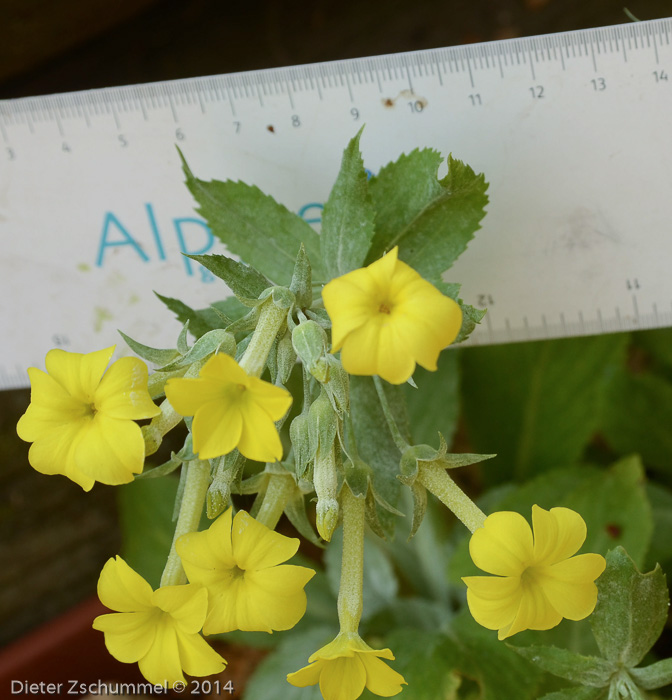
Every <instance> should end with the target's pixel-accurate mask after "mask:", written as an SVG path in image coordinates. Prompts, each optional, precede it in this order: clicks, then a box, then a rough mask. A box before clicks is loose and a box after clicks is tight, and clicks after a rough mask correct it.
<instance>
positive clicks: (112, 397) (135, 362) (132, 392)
mask: <svg viewBox="0 0 672 700" xmlns="http://www.w3.org/2000/svg"><path fill="white" fill-rule="evenodd" d="M94 402H95V406H96V408H97V409H98V410H99V411H101V412H102V413H104V414H105V415H106V416H109V417H110V418H122V419H126V420H142V419H144V418H153V417H154V416H158V415H159V413H161V409H160V408H159V407H158V406H156V405H155V404H154V402H153V401H152V399H151V397H150V395H149V392H148V391H147V365H146V364H145V363H144V362H143V361H142V360H140V359H138V358H137V357H122V358H121V359H120V360H117V361H116V362H115V363H114V364H113V365H112V366H111V367H110V368H109V369H108V370H107V372H105V375H104V376H103V378H102V380H101V381H100V385H99V386H98V388H97V389H96V391H95V393H94Z"/></svg>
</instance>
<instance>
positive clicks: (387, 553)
mask: <svg viewBox="0 0 672 700" xmlns="http://www.w3.org/2000/svg"><path fill="white" fill-rule="evenodd" d="M360 134H361V132H360ZM360 134H358V135H357V136H356V137H355V138H354V139H353V140H352V141H351V142H350V143H349V144H348V146H347V148H346V149H345V152H344V155H343V160H342V163H341V169H340V172H339V174H338V177H337V179H336V182H335V185H334V187H333V190H332V192H331V194H330V196H329V199H328V201H327V202H326V204H325V207H324V212H323V217H322V222H321V230H320V232H319V233H318V232H317V231H315V230H314V229H313V228H311V227H310V226H309V225H308V224H307V223H306V222H305V221H303V219H301V218H300V217H298V216H296V215H294V214H292V213H291V212H289V211H288V210H287V209H285V208H284V207H283V206H281V205H280V204H278V203H276V202H275V201H274V200H273V199H272V198H271V197H269V196H267V195H264V194H263V193H261V192H260V191H259V190H258V189H257V188H255V187H252V186H249V185H245V184H243V183H240V182H231V181H229V182H218V181H212V182H204V181H201V180H199V179H197V178H196V177H195V176H194V175H193V174H192V172H191V171H190V169H189V167H188V166H187V164H186V162H184V161H183V165H184V172H185V174H186V178H187V186H188V187H189V189H190V191H191V193H192V194H193V196H194V198H195V199H196V201H197V203H198V208H197V211H198V212H199V213H200V214H201V215H202V216H203V217H204V218H205V220H206V221H207V223H208V225H209V226H210V228H211V229H212V231H213V233H214V234H215V235H216V236H218V237H219V238H220V239H221V240H222V241H223V243H224V244H225V245H226V246H227V249H228V250H229V251H230V252H231V253H232V254H233V255H235V256H237V257H238V258H240V260H236V259H233V258H231V257H227V256H225V255H195V256H191V257H192V258H193V259H194V260H196V261H197V262H198V263H200V264H201V265H203V266H205V267H206V268H207V269H208V270H209V271H210V272H211V273H213V274H214V275H215V276H216V277H217V278H219V279H221V280H223V282H224V283H226V285H227V286H228V289H229V290H230V292H232V293H233V296H230V295H228V294H227V292H226V290H225V288H224V286H222V296H223V297H225V298H224V299H223V301H221V302H217V303H215V304H213V305H212V306H211V307H209V308H207V309H200V310H194V309H191V308H189V307H188V306H187V305H186V304H184V303H182V302H180V301H178V300H177V299H173V298H168V297H160V298H161V300H162V301H163V302H164V303H165V304H166V305H167V306H168V308H169V309H170V310H171V311H172V312H173V313H175V314H176V315H177V317H178V319H179V320H180V321H181V322H182V324H183V328H182V331H181V332H180V334H179V337H178V338H177V343H176V347H175V348H170V349H156V348H152V347H149V346H147V345H144V344H142V343H141V342H140V341H139V340H134V339H131V338H128V337H127V336H124V339H125V340H126V342H127V344H128V345H129V346H130V348H131V349H132V350H133V351H134V352H135V353H136V354H137V355H139V356H140V358H142V360H141V359H136V358H130V357H124V358H122V359H120V360H117V361H116V362H114V363H113V364H112V365H110V366H109V368H108V364H109V362H110V360H111V357H112V353H113V351H114V348H107V349H103V350H97V351H94V352H91V353H90V354H76V353H68V352H65V351H63V350H52V351H51V352H50V353H49V354H48V355H47V358H46V370H47V371H46V373H45V372H43V371H41V370H39V369H35V368H31V369H30V370H29V374H30V379H31V385H32V395H31V403H30V406H29V407H28V409H27V411H26V413H25V415H24V416H23V417H22V418H21V420H20V422H19V425H18V433H19V436H20V437H21V438H22V439H24V440H26V441H28V442H31V443H32V445H31V447H30V453H29V458H30V462H31V464H32V465H33V466H34V467H35V468H36V469H37V470H39V471H41V472H43V473H45V474H62V475H65V476H67V477H68V478H70V479H72V480H73V481H75V482H76V483H78V484H79V485H80V486H81V487H82V488H83V489H85V490H89V489H91V488H92V486H93V485H94V483H95V482H96V481H99V482H101V483H103V484H110V485H125V486H121V494H122V498H121V504H122V509H121V512H122V524H123V525H124V529H125V532H126V534H127V538H126V544H125V550H126V553H125V554H124V558H122V557H121V556H117V557H115V558H113V559H110V560H109V561H108V562H107V563H106V564H105V566H104V568H103V570H102V572H101V574H100V580H99V583H98V595H99V597H100V600H101V601H102V603H103V604H104V605H105V606H106V607H107V608H109V609H110V611H111V612H110V613H108V614H104V615H101V616H99V617H98V618H97V619H96V620H95V622H94V627H95V629H97V630H100V631H101V633H102V634H104V637H105V643H106V645H107V648H108V650H109V651H110V653H111V654H112V655H113V656H114V657H115V658H117V659H118V660H120V661H122V662H124V663H133V664H135V663H137V664H138V666H139V669H140V671H141V673H142V674H143V675H144V677H145V678H146V679H147V680H148V681H149V682H151V683H153V684H157V685H164V686H174V684H176V683H183V682H185V680H186V679H185V674H186V675H187V676H191V677H196V678H199V677H204V676H213V675H215V674H221V673H223V675H222V676H221V677H222V678H225V677H226V670H225V669H226V661H225V659H224V658H223V657H222V656H221V655H220V653H219V651H216V650H215V649H214V648H213V647H212V646H211V645H210V644H209V643H208V640H217V641H220V640H223V641H226V640H230V641H235V642H243V643H246V644H251V645H258V646H262V647H264V648H266V649H267V650H268V654H267V656H266V657H265V659H264V660H263V662H262V663H261V665H260V666H259V668H258V669H257V672H256V673H255V675H254V676H253V677H252V679H251V680H250V681H249V682H248V685H247V691H246V696H247V697H249V698H253V699H256V698H264V700H274V699H277V700H280V699H281V698H282V699H285V698H289V699H291V698H296V699H299V700H301V699H304V700H308V699H309V698H319V697H322V698H324V699H325V700H354V699H355V698H359V697H367V698H371V697H375V696H380V697H392V696H396V695H398V694H400V693H401V694H402V695H403V697H406V698H408V699H409V700H410V699H417V700H425V699H426V700H435V699H437V698H446V699H454V700H457V699H462V700H477V699H479V698H483V699H488V698H496V699H497V700H514V699H515V700H525V699H526V698H529V699H533V698H541V697H543V698H545V700H571V699H577V700H579V699H581V700H598V699H600V698H605V699H608V700H616V699H617V698H628V697H629V698H633V699H639V698H646V697H650V698H655V697H657V696H656V695H655V694H654V693H650V691H652V690H655V689H657V688H663V687H664V686H666V685H669V684H670V682H671V681H672V660H670V659H664V660H656V658H657V656H656V655H655V654H653V653H651V649H652V647H653V646H654V644H655V643H656V640H657V639H658V637H659V636H660V634H661V631H662V629H663V626H664V625H665V622H666V619H667V615H668V605H669V597H668V591H667V587H666V583H665V576H664V574H663V573H662V571H661V569H660V567H656V568H655V569H654V570H653V571H651V572H650V573H646V574H642V573H640V571H639V569H638V565H639V566H641V565H642V564H643V563H647V564H648V563H649V562H650V560H649V559H647V558H646V554H647V550H648V549H649V547H650V546H651V549H652V552H655V553H659V554H661V557H662V558H663V559H666V558H670V557H671V556H672V551H671V549H670V546H669V544H668V545H665V544H664V543H663V540H664V537H663V539H661V537H660V536H655V539H654V532H657V531H658V530H659V529H660V527H659V524H660V523H659V522H658V521H661V518H662V522H663V523H664V522H667V523H668V534H669V526H670V525H669V512H670V509H672V495H670V493H669V491H666V490H664V489H659V490H658V491H652V492H650V493H651V494H653V495H651V496H650V495H649V494H647V493H645V491H644V486H643V483H644V472H643V469H642V466H641V462H640V461H639V459H638V458H637V457H633V456H627V457H624V458H623V459H622V460H620V461H619V462H618V463H617V464H616V465H614V466H610V467H607V466H600V460H601V459H602V457H601V454H602V453H600V452H599V449H598V447H599V445H598V447H596V446H595V444H594V443H591V442H590V439H591V432H592V431H593V430H594V429H599V428H600V427H602V426H601V424H598V423H596V422H595V420H596V419H594V418H593V415H598V414H599V415H603V414H602V413H600V412H599V411H596V410H594V407H595V406H596V405H598V406H600V407H602V406H604V405H612V403H613V402H605V401H603V392H604V386H606V384H605V382H604V381H603V372H602V370H601V368H602V367H603V366H610V367H613V365H614V363H615V362H617V361H618V358H619V357H620V358H622V356H623V355H624V352H625V351H624V347H625V345H624V343H625V342H626V341H624V340H621V339H618V338H616V339H615V338H614V337H601V338H598V339H584V340H580V341H567V342H568V343H570V346H569V347H570V351H569V352H567V353H566V358H565V355H563V354H562V352H560V353H559V358H560V360H561V361H564V362H565V364H566V366H567V368H568V370H567V371H566V372H564V373H563V372H560V373H558V374H556V375H552V376H549V373H548V372H547V368H548V367H549V366H550V367H554V366H556V365H554V364H553V362H552V359H553V353H554V352H555V351H554V350H553V349H552V348H551V349H549V347H550V346H548V345H543V347H542V346H539V345H537V344H529V345H528V346H526V348H527V349H525V350H523V353H527V355H526V356H525V357H523V359H522V360H521V357H522V356H521V355H520V354H519V355H516V353H517V352H518V351H517V350H516V349H511V348H510V349H506V348H505V349H504V351H503V354H502V351H501V349H498V348H477V349H476V350H474V351H470V353H467V354H465V359H464V360H463V361H462V362H461V365H460V364H459V363H458V359H459V358H458V354H457V353H458V351H456V350H455V349H446V348H448V346H450V345H456V344H459V343H460V342H461V341H462V340H464V339H465V338H467V337H468V336H469V335H470V334H471V333H472V331H473V330H474V328H475V326H476V324H478V323H479V322H480V321H481V319H482V318H483V315H484V313H485V311H484V310H479V309H476V308H474V307H472V306H470V305H468V304H466V303H465V302H463V301H462V299H460V297H459V285H458V284H456V283H454V282H447V281H445V279H444V274H445V273H446V271H448V270H449V269H450V267H451V265H452V263H453V262H454V261H455V260H456V258H457V257H458V256H459V255H460V254H461V253H462V252H464V250H465V249H466V247H467V244H468V242H469V241H470V240H471V238H472V236H473V234H474V232H475V231H476V230H477V229H478V228H479V222H480V220H481V219H482V217H483V216H484V214H485V206H486V204H487V197H486V194H485V192H486V189H487V185H486V183H485V180H484V178H483V176H482V175H476V174H475V173H474V172H473V171H472V169H471V168H469V167H468V166H467V165H465V164H463V163H462V162H460V161H458V160H454V159H453V158H452V157H449V158H448V160H447V172H446V174H445V175H444V176H443V177H442V178H441V179H439V178H438V171H439V170H440V169H441V168H444V167H445V165H446V164H444V162H443V161H442V158H441V156H440V155H439V154H438V153H437V152H435V151H433V150H429V149H426V150H416V151H413V152H412V153H410V154H408V155H402V156H401V157H400V158H399V159H398V160H397V161H395V162H393V163H390V164H389V165H386V166H385V167H383V168H382V169H381V170H380V172H379V173H378V174H377V175H376V176H373V177H370V178H369V177H367V173H366V171H365V169H364V164H363V160H362V156H361V154H360V149H359V138H360ZM563 342H564V341H563ZM575 342H576V343H578V345H576V346H575V345H572V343H575ZM540 347H541V349H539V348H540ZM553 347H555V346H553ZM577 348H578V349H579V350H580V352H577V351H576V350H577ZM619 348H620V350H619ZM563 352H564V351H563ZM619 353H620V354H619ZM467 358H468V359H467ZM143 360H144V361H147V362H149V363H151V364H152V365H154V367H155V369H154V370H153V372H152V373H151V374H149V373H148V370H147V366H146V365H145V364H144V362H143ZM561 364H562V362H561V363H560V365H561ZM418 366H419V368H418ZM557 366H559V365H557ZM670 366H671V367H672V363H670ZM612 374H613V372H612ZM460 376H462V382H463V385H464V389H463V408H464V410H463V413H464V418H463V420H464V425H466V426H467V430H466V433H467V434H464V433H465V431H464V428H463V429H462V434H460V433H459V432H458V433H456V426H457V407H458V398H457V397H458V378H459V377H460ZM598 383H599V387H598ZM528 385H529V386H533V387H534V390H530V391H529V392H527V391H523V388H525V387H527V386H528ZM521 387H522V388H521ZM558 387H559V388H558ZM586 387H588V391H589V392H591V393H590V394H589V395H588V394H586V391H587V389H586ZM598 394H599V396H598ZM530 395H533V396H537V397H538V396H544V397H545V399H546V400H547V403H545V404H543V403H541V402H540V403H539V404H534V403H528V404H525V401H526V400H527V399H521V396H524V397H529V396H530ZM556 395H561V399H559V400H558V401H556V402H555V403H554V401H555V398H554V397H555V396H556ZM574 400H575V401H576V405H577V406H579V407H580V408H579V409H575V408H574V405H575V404H574ZM549 407H550V408H549ZM556 408H557V411H555V412H554V409H556ZM575 410H579V411H580V412H581V411H583V412H584V413H585V412H586V411H587V412H588V415H587V416H584V418H585V420H584V421H583V422H581V420H579V421H578V422H577V421H576V420H575V417H574V412H575ZM518 414H521V415H522V414H524V419H521V420H518V419H517V416H518ZM474 416H476V418H474ZM489 416H490V417H491V418H494V420H490V423H488V417H489ZM136 421H144V424H143V425H142V427H141V426H140V425H139V424H138V423H137V422H136ZM591 421H592V422H591ZM617 422H618V420H617V419H615V418H613V417H612V419H611V425H612V426H613V425H614V424H615V423H617ZM181 424H182V427H181V428H180V427H179V426H180V425H181ZM488 425H489V426H490V427H488ZM586 425H588V428H586ZM604 425H607V423H605V424H604ZM516 426H522V427H521V428H520V436H519V434H518V430H519V429H518V428H517V427H516ZM537 428H538V429H537ZM667 429H668V431H669V426H668V428H667ZM171 431H172V433H171V435H170V436H169V437H170V440H166V442H169V441H171V440H172V443H173V444H174V441H175V436H176V435H179V436H180V438H179V439H180V443H179V444H178V445H177V447H178V449H177V451H174V450H173V451H171V452H170V455H169V456H168V454H166V457H168V459H167V460H166V461H164V462H162V463H157V462H161V460H156V455H157V454H160V451H163V452H165V446H164V447H162V443H163V442H164V438H166V436H167V435H168V433H170V432H171ZM439 431H441V432H439ZM535 431H536V432H535ZM563 431H564V432H563ZM605 433H606V435H607V437H606V440H607V441H608V440H609V430H607V429H605ZM632 433H633V431H630V433H629V434H630V435H632ZM614 434H617V435H621V433H620V432H619V430H617V429H616V430H614ZM498 440H499V441H500V442H501V447H500V446H498V445H497V444H495V443H496V442H497V441H498ZM604 440H605V438H603V442H604ZM425 442H427V443H432V444H425ZM450 443H452V444H453V447H452V448H451V449H452V450H454V451H449V444H450ZM456 445H464V446H465V449H456V447H455V446H456ZM590 445H592V447H591V448H590V449H592V460H593V461H592V463H591V461H590V459H589V458H586V459H585V460H584V461H583V462H582V463H581V465H580V466H571V465H572V464H574V465H576V464H578V463H579V462H581V459H582V458H581V454H582V450H583V449H584V448H586V450H588V448H589V447H590ZM474 447H475V448H476V449H473V448H474ZM483 448H485V449H483ZM470 449H471V450H473V451H469V450H470ZM500 449H501V451H502V452H503V455H502V456H501V457H500V458H494V457H495V455H494V454H493V453H494V452H498V451H500ZM617 451H618V450H617ZM622 451H623V452H625V453H627V451H628V450H627V449H624V450H622ZM586 454H587V453H586ZM498 460H499V461H498ZM602 461H603V460H602ZM463 467H466V468H467V469H464V470H463V471H462V472H458V477H456V478H457V479H458V481H459V482H460V484H461V486H458V483H457V482H456V480H455V479H454V478H453V476H452V474H454V473H456V472H454V471H453V470H456V469H458V468H463ZM178 473H179V478H177V474H178ZM131 482H133V483H131ZM467 493H473V494H477V495H478V505H477V504H476V503H475V502H474V500H473V499H472V498H471V497H470V496H468V495H467ZM649 498H651V499H653V500H655V503H656V506H655V507H656V508H657V512H658V516H656V518H654V517H653V516H652V509H651V505H650V501H649V500H648V499H649ZM166 502H169V511H173V517H172V519H171V517H170V512H169V513H168V517H166V516H165V513H166V508H165V504H166ZM173 502H174V509H173ZM666 509H667V510H666ZM486 513H489V515H486ZM660 513H663V515H660ZM665 513H668V514H665ZM283 516H286V518H285V517H283ZM665 518H667V520H665ZM656 519H657V521H656V523H655V527H654V520H656ZM635 523H636V524H635ZM168 528H170V532H168ZM663 531H664V528H663ZM143 536H146V539H144V540H143ZM301 540H303V543H304V544H303V546H302V545H301ZM162 543H163V546H165V551H164V550H163V549H162ZM621 545H627V546H628V548H629V549H630V554H629V553H628V552H626V550H625V549H624V547H623V546H621ZM563 620H564V621H563ZM581 621H585V622H581ZM276 633H280V634H276ZM216 648H217V649H218V650H220V651H221V648H222V646H221V645H219V646H216ZM658 655H659V654H658Z"/></svg>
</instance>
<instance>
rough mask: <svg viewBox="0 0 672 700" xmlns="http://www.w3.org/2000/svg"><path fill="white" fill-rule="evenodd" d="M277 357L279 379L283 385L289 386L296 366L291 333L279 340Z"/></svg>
mask: <svg viewBox="0 0 672 700" xmlns="http://www.w3.org/2000/svg"><path fill="white" fill-rule="evenodd" d="M276 357H277V359H276V362H277V371H278V379H279V380H280V383H281V384H283V385H284V384H287V382H288V381H289V376H290V374H291V373H292V369H293V368H294V365H295V364H296V352H294V347H293V346H292V336H291V335H290V334H289V333H285V335H283V336H282V338H281V339H280V340H279V342H278V348H277V354H276Z"/></svg>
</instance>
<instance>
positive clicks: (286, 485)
mask: <svg viewBox="0 0 672 700" xmlns="http://www.w3.org/2000/svg"><path fill="white" fill-rule="evenodd" d="M293 486H294V480H293V479H292V477H291V476H290V475H289V474H271V475H270V477H269V478H268V486H267V487H266V493H265V494H264V500H263V501H262V503H261V508H259V512H258V513H257V517H256V518H255V520H256V521H257V522H258V523H261V524H262V525H265V526H266V527H267V528H268V529H269V530H274V529H275V526H276V525H277V524H278V520H280V518H281V516H282V513H283V512H284V510H285V506H286V505H287V501H288V500H289V497H290V496H291V494H292V490H293V488H292V487H293Z"/></svg>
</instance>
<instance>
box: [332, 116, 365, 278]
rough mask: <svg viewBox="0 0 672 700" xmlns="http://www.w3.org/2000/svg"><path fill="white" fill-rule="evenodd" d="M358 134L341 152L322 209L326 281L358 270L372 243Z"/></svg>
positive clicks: (360, 132)
mask: <svg viewBox="0 0 672 700" xmlns="http://www.w3.org/2000/svg"><path fill="white" fill-rule="evenodd" d="M362 128H363V127H362ZM361 134H362V130H361V129H360V131H359V133H358V134H357V136H355V137H354V138H353V139H352V140H351V141H350V143H349V144H348V146H347V148H346V149H345V151H344V152H343V160H342V161H341V170H340V172H339V173H338V177H337V178H336V182H335V183H334V186H333V188H332V190H331V193H330V195H329V199H328V200H327V203H326V204H325V205H324V212H323V214H322V228H321V232H320V246H321V251H322V259H323V260H324V264H325V266H326V268H327V279H328V280H329V279H331V278H332V277H338V276H340V275H344V274H345V273H346V272H350V271H351V270H355V269H356V268H358V267H361V266H362V265H363V263H364V260H365V259H366V254H367V253H368V252H369V248H370V246H371V241H372V239H373V231H374V228H373V220H374V217H375V211H374V208H373V204H372V202H371V197H370V195H369V183H368V179H367V176H366V171H365V170H364V161H363V160H362V155H361V153H360V152H359V138H360V136H361Z"/></svg>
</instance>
